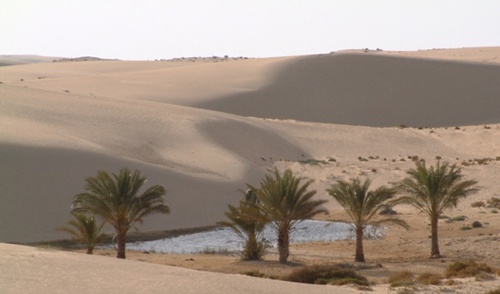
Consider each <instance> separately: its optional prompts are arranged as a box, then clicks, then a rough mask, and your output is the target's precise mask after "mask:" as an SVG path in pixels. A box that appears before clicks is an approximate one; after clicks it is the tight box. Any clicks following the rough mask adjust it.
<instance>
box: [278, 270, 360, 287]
mask: <svg viewBox="0 0 500 294" xmlns="http://www.w3.org/2000/svg"><path fill="white" fill-rule="evenodd" d="M283 280H285V281H289V282H297V283H306V284H323V285H327V284H328V285H346V284H356V285H362V286H368V285H369V283H368V280H367V279H366V277H364V276H361V275H359V274H357V273H356V272H355V271H353V270H350V269H344V268H340V267H338V266H335V265H313V266H306V267H303V268H301V269H298V270H295V271H293V272H292V273H290V274H289V275H288V276H286V277H285V278H284V279H283Z"/></svg>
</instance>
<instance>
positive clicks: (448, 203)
mask: <svg viewBox="0 0 500 294" xmlns="http://www.w3.org/2000/svg"><path fill="white" fill-rule="evenodd" d="M407 174H408V176H407V177H406V178H405V179H404V180H402V181H401V182H400V183H399V185H398V186H397V187H398V190H399V191H400V193H402V194H403V196H402V197H400V198H398V199H396V200H395V201H394V204H396V203H402V204H409V205H411V206H413V207H415V208H417V209H418V210H420V211H421V212H423V213H425V214H426V215H427V216H428V217H429V219H430V221H431V258H437V257H440V256H441V254H440V252H439V243H438V219H439V216H441V214H443V212H444V210H445V209H448V208H453V207H457V204H458V201H459V200H461V199H462V198H465V197H467V196H468V195H470V194H473V193H476V192H477V191H478V190H479V189H478V188H477V187H476V184H477V182H476V181H474V180H468V181H465V180H463V176H462V174H461V169H460V168H457V167H456V164H454V165H452V166H450V165H449V164H448V163H443V164H441V163H440V162H439V161H438V162H437V164H436V167H435V168H434V167H433V166H432V165H431V166H430V167H429V168H427V167H426V166H425V162H419V161H417V162H416V168H412V169H410V170H409V171H408V172H407Z"/></svg>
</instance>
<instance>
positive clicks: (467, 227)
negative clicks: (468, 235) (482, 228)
mask: <svg viewBox="0 0 500 294" xmlns="http://www.w3.org/2000/svg"><path fill="white" fill-rule="evenodd" d="M469 230H472V228H471V227H469V226H462V227H460V231H469Z"/></svg>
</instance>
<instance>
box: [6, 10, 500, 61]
mask: <svg viewBox="0 0 500 294" xmlns="http://www.w3.org/2000/svg"><path fill="white" fill-rule="evenodd" d="M477 46H500V1H499V0H394V1H388V0H387V1H386V0H367V1H356V0H346V1H343V0H338V1H337V0H316V1H314V0H303V1H299V0H249V1H246V0H199V1H196V0H192V1H190V0H183V1H182V0H137V1H135V0H43V1H42V0H0V54H38V55H46V56H59V57H79V56H97V57H101V58H118V59H149V60H151V59H167V58H172V57H182V56H184V57H189V56H212V55H217V56H223V55H229V56H247V57H270V56H286V55H304V54H317V53H328V52H331V51H337V50H342V49H359V48H371V49H375V48H381V49H384V50H417V49H431V48H457V47H477Z"/></svg>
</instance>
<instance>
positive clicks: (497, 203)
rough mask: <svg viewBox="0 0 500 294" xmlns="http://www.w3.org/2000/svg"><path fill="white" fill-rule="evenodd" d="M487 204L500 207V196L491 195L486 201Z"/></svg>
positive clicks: (491, 206) (490, 206)
mask: <svg viewBox="0 0 500 294" xmlns="http://www.w3.org/2000/svg"><path fill="white" fill-rule="evenodd" d="M486 204H488V207H489V208H498V209H500V198H497V197H491V198H490V199H489V200H487V201H486Z"/></svg>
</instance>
